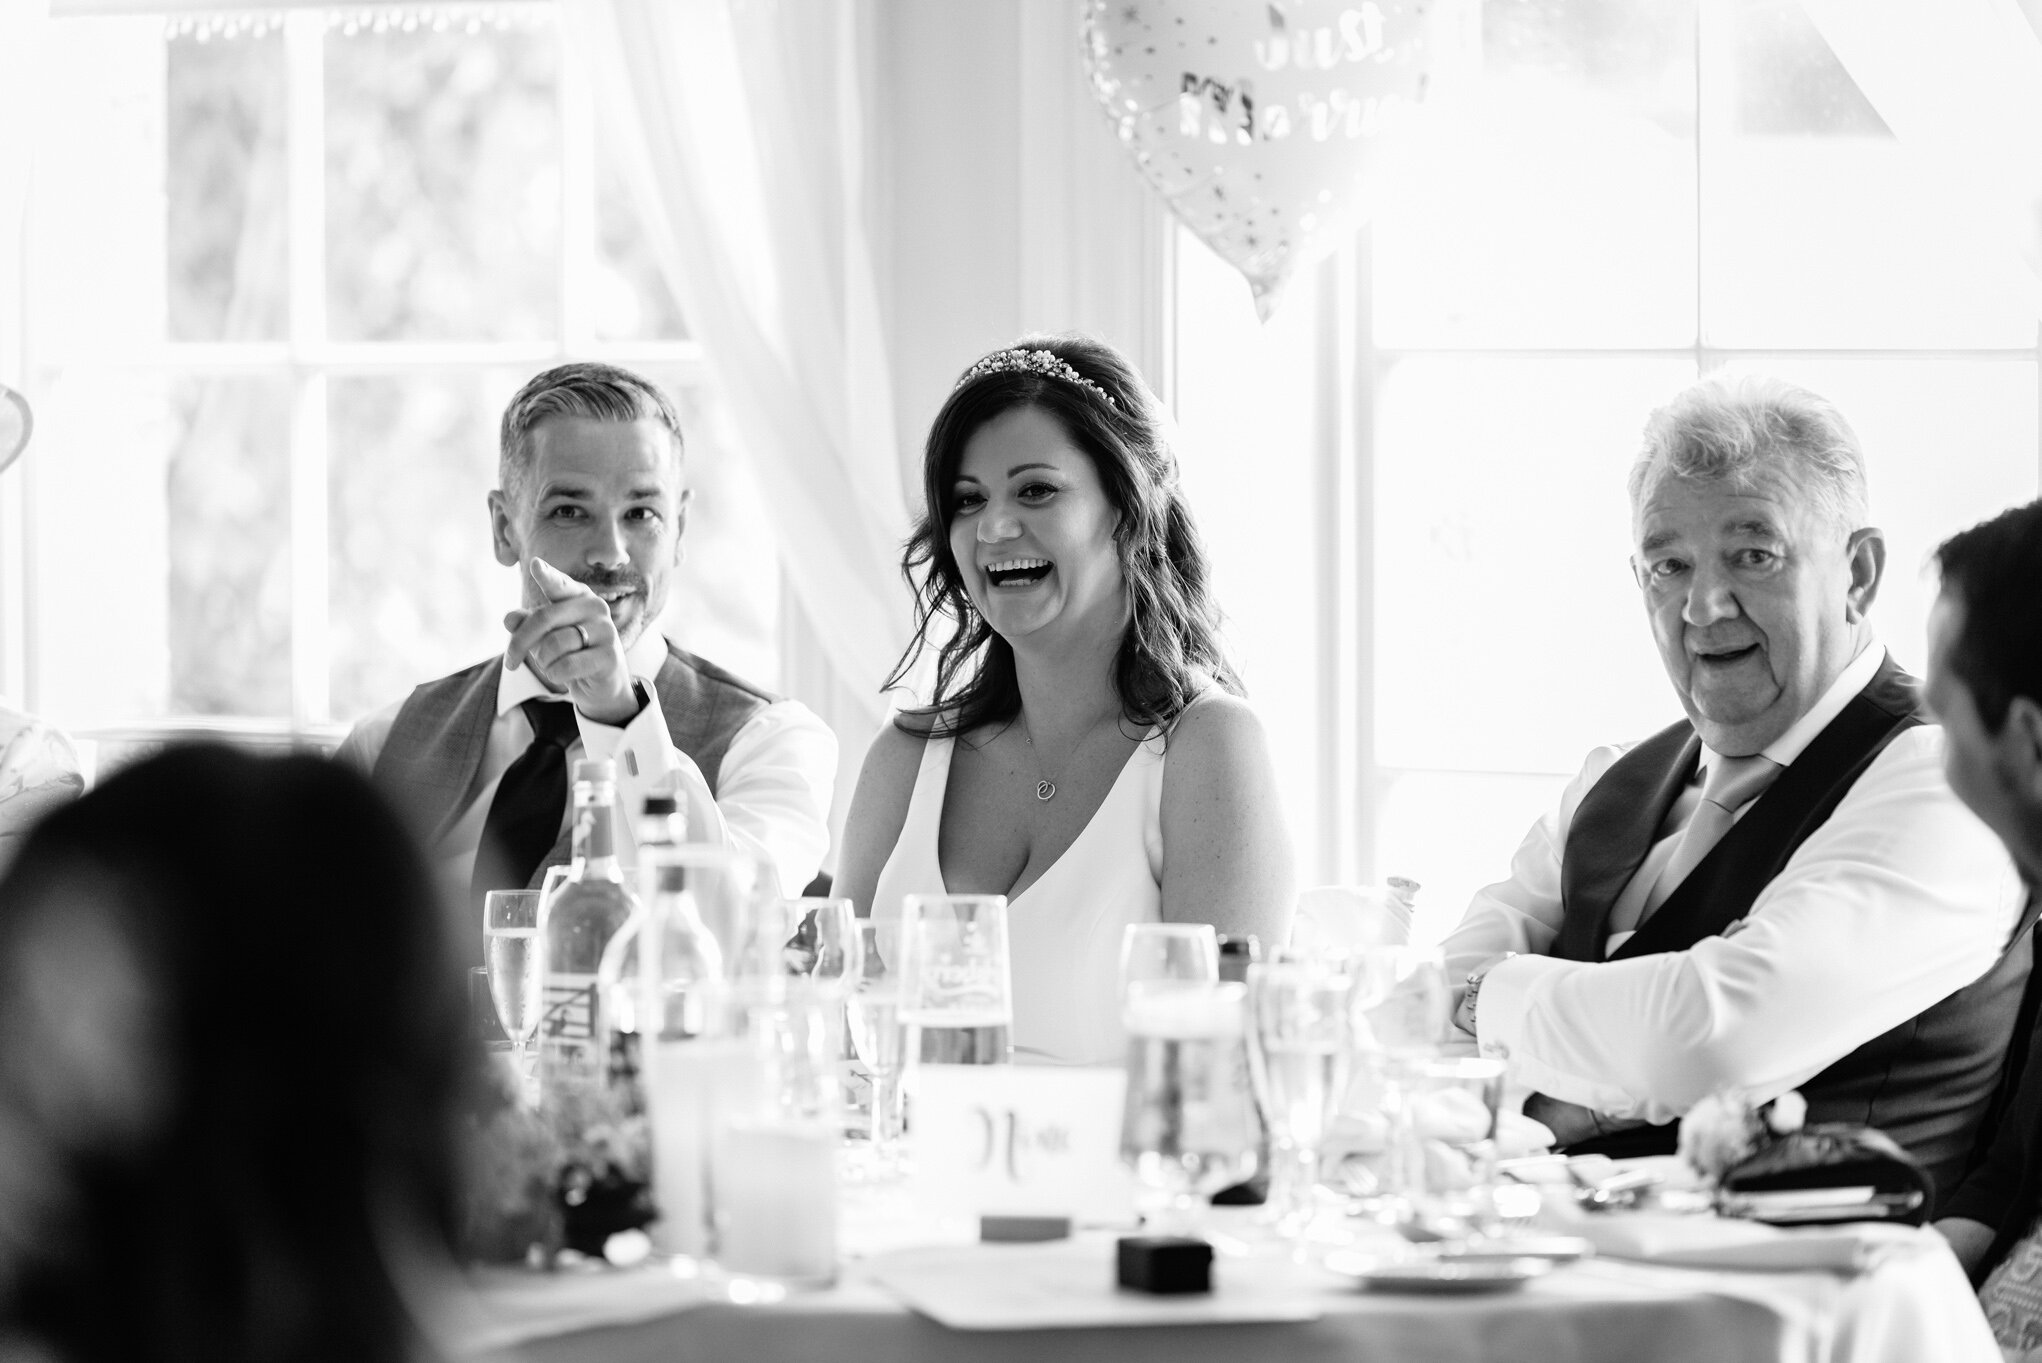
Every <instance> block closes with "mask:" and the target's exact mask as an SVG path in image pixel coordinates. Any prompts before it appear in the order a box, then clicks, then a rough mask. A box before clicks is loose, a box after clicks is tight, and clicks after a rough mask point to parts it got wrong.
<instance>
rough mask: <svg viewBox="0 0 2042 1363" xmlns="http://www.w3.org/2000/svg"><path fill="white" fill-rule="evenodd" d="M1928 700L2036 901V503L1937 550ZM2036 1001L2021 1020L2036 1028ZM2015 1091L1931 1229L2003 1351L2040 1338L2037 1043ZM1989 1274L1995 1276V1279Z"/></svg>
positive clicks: (2041, 594)
mask: <svg viewBox="0 0 2042 1363" xmlns="http://www.w3.org/2000/svg"><path fill="white" fill-rule="evenodd" d="M1936 561H1937V564H1938V565H1939V567H1940V568H1941V569H1942V594H1941V596H1940V597H1938V599H1937V601H1936V606H1935V610H1934V612H1933V613H1932V614H1931V615H1930V616H1929V649H1930V651H1929V670H1928V701H1929V704H1930V705H1931V706H1932V707H1934V709H1935V712H1936V718H1937V719H1938V720H1939V721H1940V722H1941V724H1942V726H1943V732H1944V734H1945V735H1946V738H1945V740H1944V744H1945V747H1944V757H1943V765H1944V770H1945V771H1946V772H1947V773H1948V775H1949V778H1950V788H1951V789H1952V790H1954V791H1956V792H1957V795H1958V797H1959V798H1960V799H1962V800H1963V801H1964V803H1965V804H1967V805H1969V806H1970V807H1971V808H1972V809H1973V810H1974V811H1975V812H1976V813H1977V814H1978V817H1979V818H1981V819H1983V820H1984V821H1985V822H1986V824H1987V825H1988V826H1989V827H1991V829H1992V831H1993V832H1994V833H1997V834H1998V835H1999V838H2000V841H2002V842H2003V843H2005V844H2006V847H2007V851H2009V852H2010V853H2012V854H2013V858H2014V863H2015V865H2017V866H2018V867H2020V871H2021V879H2022V881H2023V882H2024V883H2025V884H2026V886H2027V891H2028V895H2029V897H2030V900H2031V902H2032V900H2033V899H2034V896H2035V895H2036V887H2037V886H2038V885H2042V502H2030V503H2028V504H2027V505H2026V506H2022V507H2016V508H2014V509H2013V510H2011V511H2007V512H2004V513H2002V514H2001V515H1999V516H1997V517H1995V518H1994V519H1992V520H1990V521H1987V522H1985V523H1984V524H1983V525H1977V526H1973V527H1972V528H1971V529H1969V530H1966V531H1964V532H1962V533H1961V534H1957V535H1953V536H1952V537H1951V538H1950V539H1949V540H1947V541H1945V542H1944V544H1943V546H1942V547H1941V548H1940V549H1938V550H1937V551H1936ZM2033 1004H2034V1000H2033V999H2031V1001H2030V1010H2031V1011H2030V1013H2029V1015H2028V1016H2027V1017H2026V1018H2025V1019H2024V1021H2025V1022H2026V1023H2027V1024H2028V1028H2032V1026H2033V1013H2032V1008H2033ZM2008 1060H2009V1067H2008V1071H2007V1078H2008V1079H2009V1080H2013V1079H2015V1078H2016V1077H2018V1080H2019V1086H2018V1087H2017V1088H2015V1089H2014V1090H2013V1099H2012V1102H2011V1104H2010V1105H2009V1106H2008V1108H2007V1109H2006V1112H2005V1115H2004V1116H2003V1117H2002V1118H2001V1120H2000V1122H1999V1124H1998V1126H1997V1129H1996V1130H1994V1131H1991V1132H1987V1133H1986V1136H1987V1138H1988V1139H1989V1141H1990V1146H1989V1151H1988V1154H1987V1157H1986V1160H1985V1162H1984V1163H1983V1164H1982V1165H1981V1166H1980V1167H1979V1168H1977V1169H1975V1170H1973V1171H1972V1172H1971V1173H1970V1174H1969V1175H1968V1176H1967V1177H1966V1178H1965V1180H1964V1182H1963V1183H1961V1184H1960V1185H1958V1187H1957V1190H1956V1192H1955V1193H1954V1194H1953V1195H1951V1196H1950V1197H1947V1198H1945V1199H1944V1200H1943V1202H1942V1204H1941V1219H1939V1220H1938V1221H1937V1222H1936V1223H1935V1225H1936V1229H1937V1230H1939V1231H1941V1232H1943V1234H1944V1236H1945V1237H1946V1238H1948V1240H1949V1241H1950V1244H1951V1247H1952V1248H1953V1249H1955V1250H1956V1251H1957V1257H1958V1259H1959V1260H1961V1261H1962V1262H1963V1264H1964V1267H1965V1268H1966V1269H1967V1270H1969V1271H1970V1273H1971V1274H1972V1276H1973V1277H1974V1278H1984V1279H1985V1287H1984V1290H1983V1291H1982V1292H1981V1293H1980V1294H1979V1295H1980V1300H1981V1301H1982V1302H1983V1304H1984V1306H1985V1308H1986V1315H1987V1318H1988V1319H1990V1320H1991V1321H1992V1325H1993V1331H1994V1333H1995V1334H1996V1335H1997V1336H1998V1337H1999V1341H2000V1343H2001V1344H2002V1345H2004V1346H2008V1347H2011V1348H2017V1349H2034V1348H2035V1347H2036V1346H2038V1345H2042V1225H2038V1223H2037V1216H2038V1214H2042V1049H2038V1048H2037V1047H2036V1046H2035V1045H2034V1037H2033V1033H2032V1031H2031V1030H2028V1029H2024V1030H2023V1031H2022V1032H2021V1033H2019V1034H2017V1035H2016V1037H2015V1040H2014V1045H2013V1046H2012V1047H2011V1048H2010V1049H2009V1055H2008ZM1988 1274H1989V1275H1990V1276H1989V1277H1988V1276H1987V1275H1988Z"/></svg>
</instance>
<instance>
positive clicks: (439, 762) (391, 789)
mask: <svg viewBox="0 0 2042 1363" xmlns="http://www.w3.org/2000/svg"><path fill="white" fill-rule="evenodd" d="M502 669H503V659H502V658H491V659H489V660H488V661H486V662H481V663H477V664H476V665H475V666H473V667H470V668H466V669H464V670H462V671H460V672H456V673H454V674H453V675H452V676H450V677H441V678H440V679H439V680H438V681H430V682H426V683H425V684H424V685H422V686H420V687H418V688H417V689H416V690H414V691H413V692H412V693H411V695H410V697H409V698H408V699H406V700H405V702H404V705H403V707H402V708H401V709H399V710H398V712H397V721H396V723H395V724H394V725H393V726H392V727H391V730H390V737H389V739H388V741H386V742H385V743H384V744H383V751H382V753H381V754H380V755H378V757H377V758H376V770H375V780H376V784H377V785H378V786H380V787H382V789H383V791H384V793H385V794H387V795H389V796H390V797H391V798H392V799H393V800H394V801H395V802H396V803H397V805H398V807H399V808H400V809H402V810H404V811H405V812H407V813H408V814H409V815H410V816H411V818H412V822H413V827H414V828H416V829H417V830H418V832H419V835H420V836H421V837H423V838H424V839H425V845H426V846H428V847H431V846H432V845H434V844H435V843H437V842H438V841H439V839H440V836H441V835H442V834H443V833H445V832H446V830H447V826H448V825H449V824H451V823H452V822H453V821H454V819H455V817H456V816H457V815H459V814H460V812H461V810H462V809H464V808H466V806H467V804H468V802H469V800H470V798H471V797H472V794H473V791H474V787H475V778H476V775H477V773H478V772H480V771H481V768H482V752H483V748H484V747H485V746H486V745H487V744H488V741H489V727H490V725H492V724H494V723H495V722H496V688H497V678H498V677H499V676H500V675H501V673H502ZM653 690H654V691H655V692H656V693H657V695H658V698H659V708H660V713H661V715H662V716H663V717H664V718H665V719H666V727H667V733H668V735H669V736H671V737H672V739H673V742H674V746H675V747H676V748H679V749H680V750H681V751H682V752H684V753H686V754H687V755H688V756H689V757H690V758H692V759H693V760H694V763H695V765H696V767H698V768H699V769H700V770H701V772H702V779H703V780H704V781H706V782H708V783H709V791H710V793H711V794H712V795H713V794H714V793H715V792H716V789H717V777H718V775H719V773H720V771H721V768H722V765H723V754H724V752H725V751H726V750H728V749H729V747H730V740H731V739H732V738H733V737H735V736H736V734H737V731H738V730H739V729H741V728H743V727H744V725H745V723H746V721H748V720H750V719H751V718H752V716H754V715H756V714H757V713H758V712H759V711H761V710H763V709H764V708H765V707H766V706H768V705H770V704H772V703H773V701H774V700H775V699H776V697H774V696H772V695H770V694H768V693H767V692H764V691H761V690H759V689H758V688H757V687H755V686H753V685H751V684H750V683H749V682H745V681H740V680H739V679H738V678H736V677H734V676H732V675H731V674H730V673H728V672H726V671H724V670H723V669H722V668H720V667H718V666H716V664H714V663H711V662H707V661H704V660H703V659H701V658H697V657H696V656H694V655H693V654H692V653H684V652H682V651H681V650H680V649H678V648H675V647H674V646H673V645H672V644H671V643H669V644H668V645H667V659H666V661H665V662H664V663H662V664H660V669H659V673H658V675H657V676H655V677H654V678H653ZM635 813H636V811H634V810H619V811H618V816H619V817H620V818H630V817H632V816H633V815H634V814H635ZM570 845H571V834H570V832H569V831H563V832H562V833H561V835H560V839H559V841H557V842H556V843H554V845H553V850H552V851H550V852H548V853H547V854H546V860H545V861H543V862H541V863H540V865H539V869H538V870H536V871H534V872H533V873H532V888H534V889H537V888H538V887H539V885H540V883H541V882H542V881H543V880H544V879H545V876H546V868H547V867H549V866H557V865H560V864H561V863H563V862H565V861H566V860H567V859H568V853H569V851H570Z"/></svg>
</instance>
